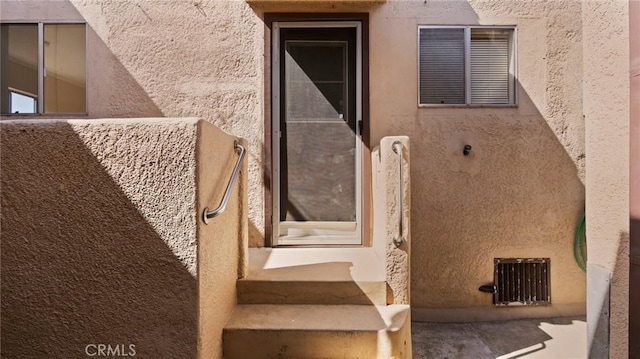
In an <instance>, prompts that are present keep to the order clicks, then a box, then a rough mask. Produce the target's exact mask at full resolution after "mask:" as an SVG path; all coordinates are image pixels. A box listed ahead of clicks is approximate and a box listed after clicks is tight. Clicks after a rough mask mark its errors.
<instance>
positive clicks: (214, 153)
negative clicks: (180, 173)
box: [197, 121, 248, 359]
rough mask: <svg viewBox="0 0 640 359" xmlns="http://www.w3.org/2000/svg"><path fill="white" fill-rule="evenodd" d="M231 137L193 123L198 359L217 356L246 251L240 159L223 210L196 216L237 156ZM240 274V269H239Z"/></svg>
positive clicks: (214, 198) (211, 201)
mask: <svg viewBox="0 0 640 359" xmlns="http://www.w3.org/2000/svg"><path fill="white" fill-rule="evenodd" d="M235 140H236V139H235V138H233V137H232V136H229V135H228V134H226V133H224V132H223V131H221V130H220V129H218V128H216V127H215V126H213V125H211V124H209V123H208V122H205V121H200V122H199V126H198V150H197V157H198V168H197V174H198V175H197V182H198V199H197V201H198V211H197V213H198V226H197V230H198V236H197V238H198V310H199V332H198V348H199V350H198V357H199V358H207V359H209V358H222V329H223V327H224V325H225V323H227V320H228V319H229V317H230V315H231V313H232V312H233V310H234V308H235V305H236V279H237V278H238V277H239V275H240V274H241V273H239V271H238V268H239V267H240V266H242V263H244V262H245V259H246V258H247V256H246V254H247V253H246V251H247V248H246V247H247V244H248V241H247V203H246V192H247V191H246V174H247V166H246V163H247V162H246V157H245V161H243V166H242V167H241V170H240V176H239V177H238V179H237V180H236V183H235V185H234V187H233V191H232V193H231V197H229V198H230V199H229V203H228V205H227V207H226V209H225V211H224V212H222V213H221V214H220V215H218V216H216V217H214V218H211V219H210V220H209V223H208V224H205V223H204V222H203V221H202V220H201V216H200V215H201V214H202V211H203V210H204V208H205V207H209V209H210V210H211V209H213V208H216V207H217V206H218V204H219V203H220V200H221V199H222V197H223V196H224V191H225V189H226V187H227V183H228V181H229V177H230V176H231V173H232V172H233V167H234V165H235V162H236V160H237V158H238V153H236V152H235V150H234V141H235ZM240 272H242V271H240Z"/></svg>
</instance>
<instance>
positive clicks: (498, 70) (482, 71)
mask: <svg viewBox="0 0 640 359" xmlns="http://www.w3.org/2000/svg"><path fill="white" fill-rule="evenodd" d="M509 62H510V59H509V31H508V30H499V29H472V30H471V103H472V104H509V102H510V99H509V93H510V89H509V87H510V86H509Z"/></svg>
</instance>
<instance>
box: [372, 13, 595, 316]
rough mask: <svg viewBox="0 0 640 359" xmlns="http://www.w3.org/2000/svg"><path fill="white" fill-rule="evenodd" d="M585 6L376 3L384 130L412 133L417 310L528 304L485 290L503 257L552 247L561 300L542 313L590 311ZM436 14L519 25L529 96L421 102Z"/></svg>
mask: <svg viewBox="0 0 640 359" xmlns="http://www.w3.org/2000/svg"><path fill="white" fill-rule="evenodd" d="M580 10H581V8H580V3H578V2H573V1H552V2H511V1H505V2H456V1H443V2H437V1H436V2H433V1H428V2H426V3H424V2H405V1H397V2H395V1H390V2H388V3H387V4H385V5H382V6H380V7H377V8H375V10H374V11H372V12H371V19H370V21H371V24H370V30H371V35H370V36H371V49H370V52H371V54H370V55H371V58H370V65H371V116H372V118H371V122H372V124H371V126H372V127H371V131H372V142H373V143H374V144H375V143H376V142H377V141H379V140H380V138H382V137H383V136H389V135H404V134H408V135H409V136H410V138H411V148H412V156H411V158H412V161H411V176H412V193H411V197H412V198H411V199H412V227H411V230H412V238H413V240H412V249H411V250H412V252H411V253H412V254H411V256H412V258H411V299H412V302H411V304H412V306H413V308H414V314H416V315H414V319H434V318H436V317H438V318H440V319H441V318H442V317H448V318H449V320H461V319H462V320H463V319H465V318H467V319H471V318H469V316H467V315H468V314H469V311H467V310H465V309H464V308H474V309H475V311H474V312H475V313H481V312H482V311H488V312H489V313H492V314H488V315H485V316H484V319H487V317H489V318H491V316H493V317H494V318H498V317H500V316H506V317H508V316H526V315H528V313H529V312H530V311H532V309H531V308H513V309H512V308H509V310H508V311H505V310H503V309H504V308H494V307H493V306H492V301H491V296H490V295H487V294H485V293H481V292H479V291H478V287H479V286H480V285H482V284H486V283H491V282H493V258H496V257H550V258H551V263H552V265H551V268H552V273H551V286H552V287H551V293H552V301H553V303H554V304H553V305H552V306H550V307H544V308H537V309H536V312H537V315H538V316H544V315H550V314H551V313H558V314H559V315H562V314H576V312H577V313H580V312H584V302H585V276H584V274H582V273H581V272H580V270H579V269H578V267H577V266H576V265H575V263H574V260H573V256H572V247H571V246H572V239H573V232H574V228H575V225H576V222H577V219H578V217H579V215H580V213H581V211H582V210H583V205H584V202H583V201H584V187H583V183H582V180H583V179H584V148H583V141H584V137H583V136H584V134H583V131H584V128H583V122H582V117H581V110H582V108H581V106H582V102H581V82H580V73H579V71H572V69H575V68H580V67H581V64H582V48H581V40H582V36H581V33H582V26H581V21H580V17H579V16H576V14H579V13H580ZM429 24H469V25H473V24H483V25H516V26H517V56H518V86H517V87H518V97H519V105H518V107H517V108H418V107H417V105H416V102H417V100H416V99H417V84H416V79H417V76H418V74H417V64H416V58H417V53H416V52H417V46H416V43H417V26H418V25H429ZM400 53H402V54H404V55H403V56H389V54H400ZM382 69H384V70H382ZM389 89H393V90H392V91H389ZM465 144H469V145H471V146H473V149H472V151H471V153H470V155H469V156H467V157H465V156H463V154H462V148H463V146H464V145H465ZM416 308H417V310H416ZM420 308H424V309H428V310H425V311H421V310H420ZM444 309H453V310H444ZM458 309H460V310H458ZM443 313H444V314H443ZM473 319H482V318H479V317H475V318H473Z"/></svg>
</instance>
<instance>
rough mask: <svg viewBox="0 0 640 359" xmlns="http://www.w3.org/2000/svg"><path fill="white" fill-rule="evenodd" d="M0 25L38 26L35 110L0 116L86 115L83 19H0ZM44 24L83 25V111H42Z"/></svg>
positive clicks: (86, 66)
mask: <svg viewBox="0 0 640 359" xmlns="http://www.w3.org/2000/svg"><path fill="white" fill-rule="evenodd" d="M0 25H37V26H38V59H37V63H38V93H37V98H36V100H37V112H35V113H3V114H0V115H1V116H42V115H47V116H66V115H74V116H78V115H87V114H88V113H89V72H88V71H87V70H88V63H89V62H88V57H87V55H88V53H89V51H88V49H89V26H88V25H87V23H86V22H85V21H77V20H70V21H64V20H56V21H2V22H0ZM44 25H84V31H85V35H84V41H85V44H84V74H85V79H84V99H85V100H84V112H44V101H42V100H43V99H44V72H45V71H44Z"/></svg>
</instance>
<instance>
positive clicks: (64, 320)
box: [0, 118, 246, 358]
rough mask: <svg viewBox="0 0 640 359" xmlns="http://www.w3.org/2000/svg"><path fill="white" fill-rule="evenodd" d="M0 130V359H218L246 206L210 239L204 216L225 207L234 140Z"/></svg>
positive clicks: (117, 125)
mask: <svg viewBox="0 0 640 359" xmlns="http://www.w3.org/2000/svg"><path fill="white" fill-rule="evenodd" d="M0 130H1V131H0V132H1V139H0V140H1V141H0V145H1V148H0V165H1V167H2V172H1V184H2V195H1V205H2V222H1V226H2V247H1V254H2V264H1V265H2V268H1V276H2V294H1V305H2V324H1V326H2V339H1V350H2V356H3V357H7V358H9V357H13V358H18V357H20V358H27V357H30V358H62V357H84V356H86V355H91V354H94V353H95V352H96V351H97V350H99V349H100V347H99V345H106V346H108V347H107V348H110V350H111V353H113V352H114V351H116V350H117V351H118V352H119V353H120V354H121V355H124V354H129V355H131V354H132V350H133V351H135V353H136V354H137V356H138V357H154V358H162V357H175V358H187V357H196V355H197V354H198V353H200V354H201V355H204V357H207V358H217V357H221V353H220V348H221V346H220V343H219V339H220V338H221V331H222V326H223V325H224V324H225V323H226V321H227V318H228V316H229V315H230V313H231V311H232V310H233V306H234V305H235V300H236V299H235V281H236V279H237V276H238V263H239V262H240V260H239V255H240V253H241V252H242V250H241V249H240V248H241V246H242V243H246V224H243V223H242V220H241V219H240V218H241V217H242V215H245V213H246V210H245V209H244V208H243V206H244V205H246V200H242V199H241V195H240V192H241V191H240V190H239V189H238V185H236V188H235V189H234V193H233V195H232V197H231V200H230V202H229V205H228V207H227V213H224V214H223V215H222V216H221V218H222V219H223V220H224V222H221V221H217V222H215V221H214V222H212V223H211V224H210V225H208V226H205V225H203V224H202V221H201V219H200V213H201V208H200V207H204V206H205V205H209V206H211V205H212V203H213V202H216V201H219V200H220V197H221V191H220V189H219V188H222V190H224V187H225V185H226V182H225V181H226V180H228V176H229V174H230V169H229V166H233V161H234V160H235V156H234V155H235V154H234V151H233V141H234V138H233V137H231V136H229V135H227V134H225V133H223V132H222V131H220V130H217V129H215V128H213V126H212V125H210V124H208V123H207V122H205V121H202V120H198V119H194V118H189V119H128V120H117V119H110V120H91V121H84V120H67V121H47V120H40V121H8V122H2V123H0ZM240 182H242V179H241V180H240ZM223 183H224V184H223ZM245 222H246V221H245ZM243 233H244V241H242V240H240V239H241V238H243ZM205 280H206V281H207V282H206V283H205V282H204V281H205ZM214 286H215V288H213V287H214ZM204 338H206V340H204ZM199 347H200V348H201V350H198V348H199ZM87 351H88V352H87ZM205 354H206V355H205Z"/></svg>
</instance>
